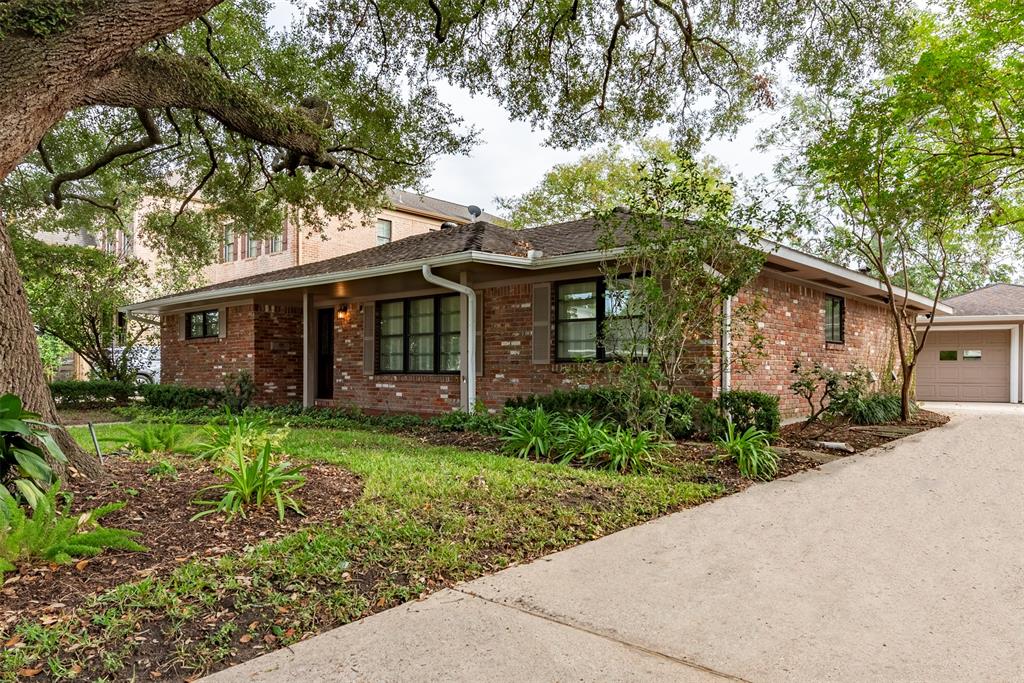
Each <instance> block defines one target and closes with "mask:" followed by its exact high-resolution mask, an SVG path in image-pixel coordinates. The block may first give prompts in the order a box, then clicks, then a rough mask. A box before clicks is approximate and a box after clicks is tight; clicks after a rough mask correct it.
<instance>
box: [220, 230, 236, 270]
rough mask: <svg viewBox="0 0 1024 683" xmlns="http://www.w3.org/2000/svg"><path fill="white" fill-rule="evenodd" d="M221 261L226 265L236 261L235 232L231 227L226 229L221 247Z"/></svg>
mask: <svg viewBox="0 0 1024 683" xmlns="http://www.w3.org/2000/svg"><path fill="white" fill-rule="evenodd" d="M220 260H221V261H223V262H224V263H227V262H229V261H234V260H235V231H234V229H233V228H232V227H231V226H230V225H229V226H227V227H226V228H224V240H223V243H222V245H221V250H220Z"/></svg>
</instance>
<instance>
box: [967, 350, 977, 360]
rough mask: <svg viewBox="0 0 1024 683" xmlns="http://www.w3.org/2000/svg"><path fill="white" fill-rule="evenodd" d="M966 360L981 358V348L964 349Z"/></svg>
mask: <svg viewBox="0 0 1024 683" xmlns="http://www.w3.org/2000/svg"><path fill="white" fill-rule="evenodd" d="M964 360H981V349H964Z"/></svg>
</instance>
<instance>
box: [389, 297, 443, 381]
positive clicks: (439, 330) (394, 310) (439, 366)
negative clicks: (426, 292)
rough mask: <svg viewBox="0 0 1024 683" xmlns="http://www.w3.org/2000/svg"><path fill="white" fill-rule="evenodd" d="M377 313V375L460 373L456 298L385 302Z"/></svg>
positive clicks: (425, 298) (424, 298)
mask: <svg viewBox="0 0 1024 683" xmlns="http://www.w3.org/2000/svg"><path fill="white" fill-rule="evenodd" d="M379 310H380V314H379V315H380V317H379V319H378V321H377V331H378V336H379V338H380V349H379V352H378V356H377V369H378V371H379V372H394V373H455V372H458V371H459V341H460V338H461V334H460V328H461V325H460V313H461V303H460V300H459V296H458V295H457V294H455V295H444V296H430V297H423V298H419V299H404V300H401V301H387V302H384V303H382V304H381V305H380V306H379Z"/></svg>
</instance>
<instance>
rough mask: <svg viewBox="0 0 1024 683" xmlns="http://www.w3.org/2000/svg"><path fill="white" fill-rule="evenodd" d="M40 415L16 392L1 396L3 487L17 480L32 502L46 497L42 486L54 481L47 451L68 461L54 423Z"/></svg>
mask: <svg viewBox="0 0 1024 683" xmlns="http://www.w3.org/2000/svg"><path fill="white" fill-rule="evenodd" d="M38 418H39V415H37V414H35V413H31V412H29V411H27V410H25V409H24V407H23V405H22V403H21V399H20V398H18V397H17V396H15V395H14V394H4V395H3V396H0V488H3V486H4V485H6V484H8V483H13V484H14V486H15V487H16V488H17V489H18V491H19V492H20V493H21V495H22V496H23V497H24V498H25V499H26V500H27V501H28V502H29V504H31V505H34V504H35V502H36V501H37V500H38V499H39V498H41V497H42V491H41V490H40V487H43V488H46V487H48V486H49V485H50V484H51V483H52V482H53V470H52V469H51V468H50V465H49V463H48V462H47V461H46V456H47V454H49V456H50V457H51V458H53V459H54V460H55V461H57V462H66V459H65V458H64V454H63V453H62V452H61V450H60V447H59V446H58V445H57V442H56V441H55V440H54V439H53V436H52V435H51V434H50V432H49V431H48V429H50V428H51V427H52V425H48V424H46V423H44V422H39V421H38Z"/></svg>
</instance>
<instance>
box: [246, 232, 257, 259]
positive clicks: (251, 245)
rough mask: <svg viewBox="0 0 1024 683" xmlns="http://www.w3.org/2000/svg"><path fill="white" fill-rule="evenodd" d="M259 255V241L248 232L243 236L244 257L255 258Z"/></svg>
mask: <svg viewBox="0 0 1024 683" xmlns="http://www.w3.org/2000/svg"><path fill="white" fill-rule="evenodd" d="M259 255H260V241H259V240H258V239H255V238H254V237H253V236H252V233H251V232H250V233H249V234H248V235H246V236H245V257H246V258H256V257H257V256H259Z"/></svg>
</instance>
